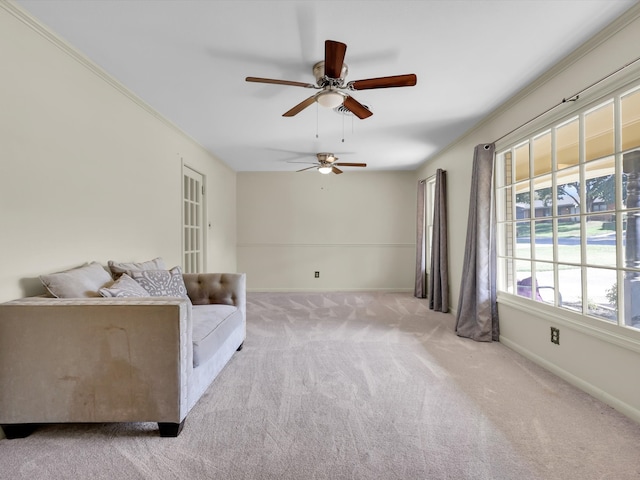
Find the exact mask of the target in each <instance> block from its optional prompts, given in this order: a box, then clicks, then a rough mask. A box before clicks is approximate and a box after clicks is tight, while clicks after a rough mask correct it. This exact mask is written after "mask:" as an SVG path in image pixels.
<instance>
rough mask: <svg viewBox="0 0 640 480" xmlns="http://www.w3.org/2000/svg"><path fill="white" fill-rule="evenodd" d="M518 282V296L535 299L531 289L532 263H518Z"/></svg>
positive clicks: (519, 261)
mask: <svg viewBox="0 0 640 480" xmlns="http://www.w3.org/2000/svg"><path fill="white" fill-rule="evenodd" d="M516 280H517V281H518V289H517V293H518V295H520V296H522V297H527V298H533V289H532V288H531V262H525V261H522V260H517V261H516Z"/></svg>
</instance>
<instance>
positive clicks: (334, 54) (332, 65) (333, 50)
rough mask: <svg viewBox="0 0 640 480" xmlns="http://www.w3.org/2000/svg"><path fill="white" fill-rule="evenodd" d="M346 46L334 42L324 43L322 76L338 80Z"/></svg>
mask: <svg viewBox="0 0 640 480" xmlns="http://www.w3.org/2000/svg"><path fill="white" fill-rule="evenodd" d="M345 53H347V46H346V45H345V44H344V43H340V42H336V41H334V40H327V41H325V42H324V74H325V75H326V76H327V77H329V78H340V73H341V72H342V64H343V63H344V55H345Z"/></svg>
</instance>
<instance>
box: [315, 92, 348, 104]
mask: <svg viewBox="0 0 640 480" xmlns="http://www.w3.org/2000/svg"><path fill="white" fill-rule="evenodd" d="M343 101H344V95H343V94H341V93H340V92H337V91H335V90H332V89H329V90H325V91H323V92H320V93H319V94H318V96H317V97H316V102H318V103H319V104H320V105H322V106H323V107H326V108H336V107H338V106H340V105H342V102H343Z"/></svg>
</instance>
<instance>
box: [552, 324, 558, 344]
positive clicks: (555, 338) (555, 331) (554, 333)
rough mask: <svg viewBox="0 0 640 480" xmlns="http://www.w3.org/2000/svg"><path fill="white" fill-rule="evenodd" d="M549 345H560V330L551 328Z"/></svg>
mask: <svg viewBox="0 0 640 480" xmlns="http://www.w3.org/2000/svg"><path fill="white" fill-rule="evenodd" d="M551 343H555V344H556V345H560V329H559V328H556V327H551Z"/></svg>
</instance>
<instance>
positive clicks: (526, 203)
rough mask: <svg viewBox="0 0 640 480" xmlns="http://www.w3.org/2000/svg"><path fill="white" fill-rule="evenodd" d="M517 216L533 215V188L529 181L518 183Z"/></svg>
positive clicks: (526, 216) (528, 216)
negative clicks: (531, 188)
mask: <svg viewBox="0 0 640 480" xmlns="http://www.w3.org/2000/svg"><path fill="white" fill-rule="evenodd" d="M515 188H516V218H530V217H531V190H530V187H529V182H528V181H527V182H520V183H518V184H516V187H515Z"/></svg>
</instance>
